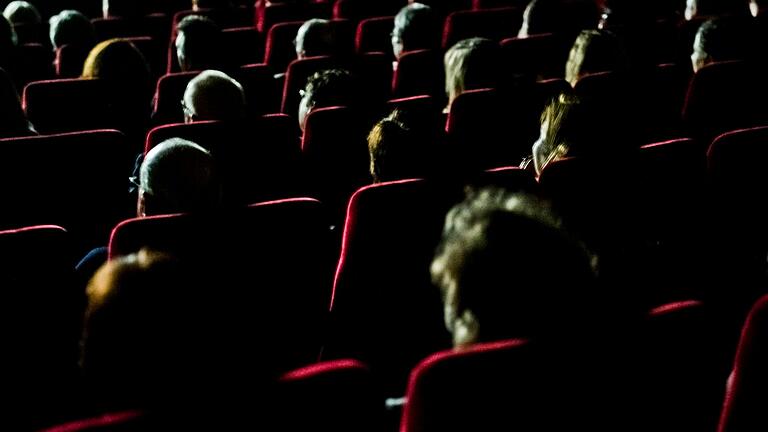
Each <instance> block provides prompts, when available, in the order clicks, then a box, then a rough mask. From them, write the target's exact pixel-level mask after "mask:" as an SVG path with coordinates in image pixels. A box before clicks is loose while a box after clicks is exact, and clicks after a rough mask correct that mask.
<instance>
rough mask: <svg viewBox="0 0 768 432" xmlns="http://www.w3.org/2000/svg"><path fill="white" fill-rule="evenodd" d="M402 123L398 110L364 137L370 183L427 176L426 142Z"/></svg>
mask: <svg viewBox="0 0 768 432" xmlns="http://www.w3.org/2000/svg"><path fill="white" fill-rule="evenodd" d="M418 134H419V133H418V132H417V131H416V130H415V129H412V128H410V127H408V126H407V125H406V124H405V123H403V119H402V116H401V115H400V113H399V112H398V111H394V112H393V113H392V114H390V115H389V116H387V117H385V118H384V119H382V120H381V121H379V122H378V123H376V125H375V126H374V127H373V129H371V133H370V134H369V135H368V152H369V154H370V157H371V165H370V171H371V178H372V179H373V182H374V183H381V182H386V181H393V180H403V179H409V178H417V177H423V176H425V175H426V174H427V173H426V171H427V158H426V142H425V141H426V140H422V139H419V138H420V137H419V135H418Z"/></svg>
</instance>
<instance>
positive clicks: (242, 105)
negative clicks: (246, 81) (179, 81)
mask: <svg viewBox="0 0 768 432" xmlns="http://www.w3.org/2000/svg"><path fill="white" fill-rule="evenodd" d="M182 105H183V106H184V119H185V121H186V122H187V123H191V122H193V121H202V120H222V121H238V120H243V118H244V117H245V115H246V102H245V92H244V91H243V86H241V85H240V83H238V82H237V81H235V80H234V79H232V78H231V77H230V76H229V75H227V74H225V73H224V72H220V71H215V70H206V71H203V72H201V73H200V75H198V76H196V77H195V78H193V79H192V80H191V81H190V82H189V84H187V89H186V91H185V92H184V100H183V104H182Z"/></svg>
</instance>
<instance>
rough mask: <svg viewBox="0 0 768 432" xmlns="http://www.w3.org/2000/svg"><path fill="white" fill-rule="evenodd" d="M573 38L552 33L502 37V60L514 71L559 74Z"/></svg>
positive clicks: (563, 71)
mask: <svg viewBox="0 0 768 432" xmlns="http://www.w3.org/2000/svg"><path fill="white" fill-rule="evenodd" d="M571 45H572V41H570V40H567V38H564V37H561V36H559V35H555V34H553V33H545V34H537V35H531V36H528V37H525V38H517V37H514V38H509V39H504V40H503V41H501V51H502V55H503V57H504V59H503V61H504V62H505V63H506V64H507V66H508V70H509V71H510V72H512V73H514V74H520V75H525V76H533V77H538V78H562V77H563V74H564V73H565V62H566V61H567V60H568V52H569V51H570V49H571Z"/></svg>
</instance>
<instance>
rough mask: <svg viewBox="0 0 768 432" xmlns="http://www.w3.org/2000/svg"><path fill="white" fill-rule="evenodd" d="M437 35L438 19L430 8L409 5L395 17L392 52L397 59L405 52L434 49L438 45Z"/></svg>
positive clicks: (420, 5) (420, 4)
mask: <svg viewBox="0 0 768 432" xmlns="http://www.w3.org/2000/svg"><path fill="white" fill-rule="evenodd" d="M438 35H439V29H438V19H437V16H436V15H435V13H434V12H433V11H432V8H431V7H429V6H427V5H425V4H422V3H411V4H409V5H408V6H405V7H403V8H402V9H400V12H398V13H397V15H395V26H394V28H393V29H392V52H393V53H394V54H395V58H397V59H399V58H400V56H401V55H402V54H403V53H404V52H406V51H413V50H419V49H429V48H434V47H435V46H437V44H438V40H437V37H438Z"/></svg>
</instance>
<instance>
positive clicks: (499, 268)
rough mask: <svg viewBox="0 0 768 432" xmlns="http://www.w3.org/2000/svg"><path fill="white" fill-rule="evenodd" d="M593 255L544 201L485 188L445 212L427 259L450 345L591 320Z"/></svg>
mask: <svg viewBox="0 0 768 432" xmlns="http://www.w3.org/2000/svg"><path fill="white" fill-rule="evenodd" d="M593 261H594V258H593V257H592V256H591V255H590V254H589V253H588V252H587V251H586V249H585V248H584V247H583V245H582V244H581V243H580V242H579V241H577V240H576V239H574V238H573V237H572V236H571V235H570V234H569V233H568V232H567V231H565V230H564V229H563V228H562V224H561V222H560V220H559V218H558V217H557V216H555V215H554V214H553V212H552V210H551V208H550V207H549V205H548V203H546V202H544V201H542V200H540V199H538V198H536V197H534V196H530V195H524V194H519V193H510V192H508V191H505V190H503V189H496V188H484V189H480V190H478V191H475V192H470V195H469V197H468V198H467V199H466V200H465V201H464V202H462V203H460V204H458V205H457V206H455V207H454V208H453V209H451V210H450V211H449V213H448V215H447V216H446V220H445V226H444V229H443V238H442V241H441V243H440V246H439V247H438V249H437V253H436V255H435V258H434V260H433V261H432V266H431V273H432V279H433V281H434V282H435V284H436V285H437V286H439V287H440V289H441V290H442V294H443V302H444V314H445V324H446V326H447V328H448V330H449V331H450V332H451V334H452V335H453V341H454V346H455V347H464V346H467V345H470V344H473V343H476V342H488V341H493V340H499V339H511V338H536V337H538V336H545V335H546V336H549V335H553V334H558V333H567V332H570V331H573V330H574V329H575V328H577V327H580V326H579V321H580V320H583V321H587V320H588V319H589V318H590V317H589V316H585V315H589V312H587V310H586V308H585V305H588V304H590V302H591V301H592V300H593V299H594V295H595V294H596V291H595V285H594V281H595V272H594V266H593Z"/></svg>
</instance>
